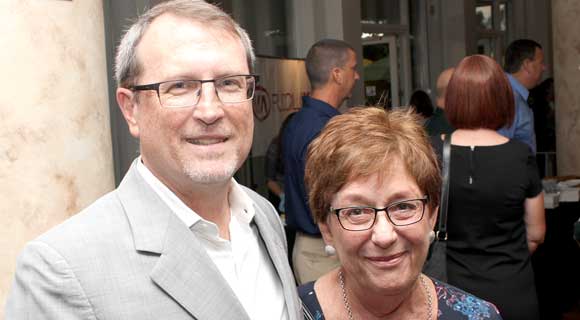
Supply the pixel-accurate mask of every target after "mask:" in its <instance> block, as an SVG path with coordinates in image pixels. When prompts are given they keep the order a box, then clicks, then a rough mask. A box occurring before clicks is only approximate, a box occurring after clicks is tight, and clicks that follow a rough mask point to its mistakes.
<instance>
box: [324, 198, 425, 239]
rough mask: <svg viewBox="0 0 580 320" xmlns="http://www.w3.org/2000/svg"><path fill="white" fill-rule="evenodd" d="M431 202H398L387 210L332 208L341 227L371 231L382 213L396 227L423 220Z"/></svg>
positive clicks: (410, 200) (390, 205)
mask: <svg viewBox="0 0 580 320" xmlns="http://www.w3.org/2000/svg"><path fill="white" fill-rule="evenodd" d="M428 201H429V197H428V196H424V197H423V198H419V199H409V200H402V201H397V202H393V203H391V204H389V205H388V206H387V207H386V208H382V209H378V208H373V207H346V208H338V209H335V208H330V211H331V212H334V214H336V216H337V217H338V222H339V223H340V226H341V227H343V228H344V229H346V230H350V231H364V230H369V229H370V228H372V227H373V225H374V224H375V221H376V220H377V214H378V213H379V212H381V211H385V212H386V213H387V218H388V219H389V221H390V222H391V223H392V224H393V225H395V226H408V225H410V224H414V223H417V222H419V221H421V219H423V215H424V214H425V205H426V204H427V202H428Z"/></svg>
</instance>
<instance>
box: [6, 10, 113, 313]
mask: <svg viewBox="0 0 580 320" xmlns="http://www.w3.org/2000/svg"><path fill="white" fill-rule="evenodd" d="M0 21H2V28H1V29H0V70H1V76H0V195H2V196H1V197H2V201H0V221H1V223H0V234H1V235H2V236H1V237H0V319H1V318H3V310H4V304H5V299H6V294H7V291H8V289H9V287H10V284H11V281H12V273H13V270H14V267H15V259H16V256H17V254H18V252H19V251H20V250H21V249H22V246H23V245H24V244H25V242H26V241H28V240H30V239H32V238H34V237H36V236H37V235H39V234H40V233H42V232H43V231H45V230H47V229H48V228H50V227H51V226H54V225H55V224H57V223H59V222H60V221H62V220H64V219H66V218H67V217H69V216H71V215H72V214H74V213H76V212H77V211H79V210H80V209H82V208H83V207H85V206H86V205H88V204H89V203H91V202H92V201H93V200H94V199H96V198H97V197H98V196H100V195H102V194H104V193H105V192H107V191H109V190H111V189H112V188H113V187H114V178H113V160H112V151H111V136H110V128H109V111H108V98H107V97H108V92H107V74H106V70H107V69H106V68H107V67H106V60H105V35H104V22H103V6H102V0H89V1H86V0H79V1H77V0H75V1H61V0H42V1H38V0H1V1H0Z"/></svg>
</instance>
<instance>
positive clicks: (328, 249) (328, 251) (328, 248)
mask: <svg viewBox="0 0 580 320" xmlns="http://www.w3.org/2000/svg"><path fill="white" fill-rule="evenodd" d="M433 236H435V235H433ZM324 253H326V255H327V256H333V255H335V254H336V249H334V247H333V246H331V245H329V244H327V245H325V246H324Z"/></svg>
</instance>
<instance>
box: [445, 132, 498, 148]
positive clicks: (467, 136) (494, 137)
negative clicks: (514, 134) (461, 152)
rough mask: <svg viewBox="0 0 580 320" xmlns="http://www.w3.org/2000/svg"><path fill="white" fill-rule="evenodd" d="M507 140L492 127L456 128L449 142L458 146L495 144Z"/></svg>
mask: <svg viewBox="0 0 580 320" xmlns="http://www.w3.org/2000/svg"><path fill="white" fill-rule="evenodd" d="M508 141H509V139H508V138H506V137H504V136H502V135H501V134H499V133H497V131H495V130H492V129H457V130H455V131H454V132H453V135H452V137H451V143H452V144H454V145H459V146H495V145H500V144H504V143H506V142H508Z"/></svg>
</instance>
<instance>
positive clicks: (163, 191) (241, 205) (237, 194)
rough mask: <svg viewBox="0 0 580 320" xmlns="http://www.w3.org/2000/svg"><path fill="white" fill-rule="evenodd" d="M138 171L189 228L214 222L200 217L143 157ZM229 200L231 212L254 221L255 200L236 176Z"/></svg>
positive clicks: (239, 218) (244, 221) (240, 218)
mask: <svg viewBox="0 0 580 320" xmlns="http://www.w3.org/2000/svg"><path fill="white" fill-rule="evenodd" d="M137 172H139V174H141V176H142V177H143V179H145V181H146V182H147V183H148V184H149V186H151V188H152V189H153V191H154V192H155V193H156V194H157V195H159V197H160V198H161V200H163V202H165V204H167V205H168V206H169V208H170V209H171V211H172V212H173V213H175V215H177V217H178V218H179V219H180V220H181V221H183V223H185V225H186V226H187V227H188V228H191V227H192V226H193V225H194V224H196V223H198V222H199V221H204V222H206V223H209V224H213V222H209V221H207V220H205V219H203V218H202V217H200V216H199V215H198V214H197V213H196V212H195V211H193V210H191V208H189V207H188V206H187V205H186V204H185V203H183V201H181V199H179V197H177V195H175V193H173V191H171V190H170V189H169V188H168V187H167V186H166V185H165V184H163V182H161V180H159V179H158V178H157V177H156V176H155V175H153V173H152V172H151V171H150V170H149V168H147V167H146V166H145V165H144V164H143V162H142V161H141V157H139V159H138V161H137ZM228 201H229V202H230V212H231V213H232V215H234V216H235V217H236V218H237V219H238V220H239V221H240V222H243V223H245V224H249V223H250V222H251V221H252V219H253V218H254V215H255V214H256V211H255V208H254V205H253V202H252V200H251V199H250V197H249V196H248V195H247V194H246V193H245V192H244V190H243V189H242V187H241V186H240V185H239V184H238V183H237V182H236V180H235V179H234V178H232V179H231V181H230V186H229V192H228Z"/></svg>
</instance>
